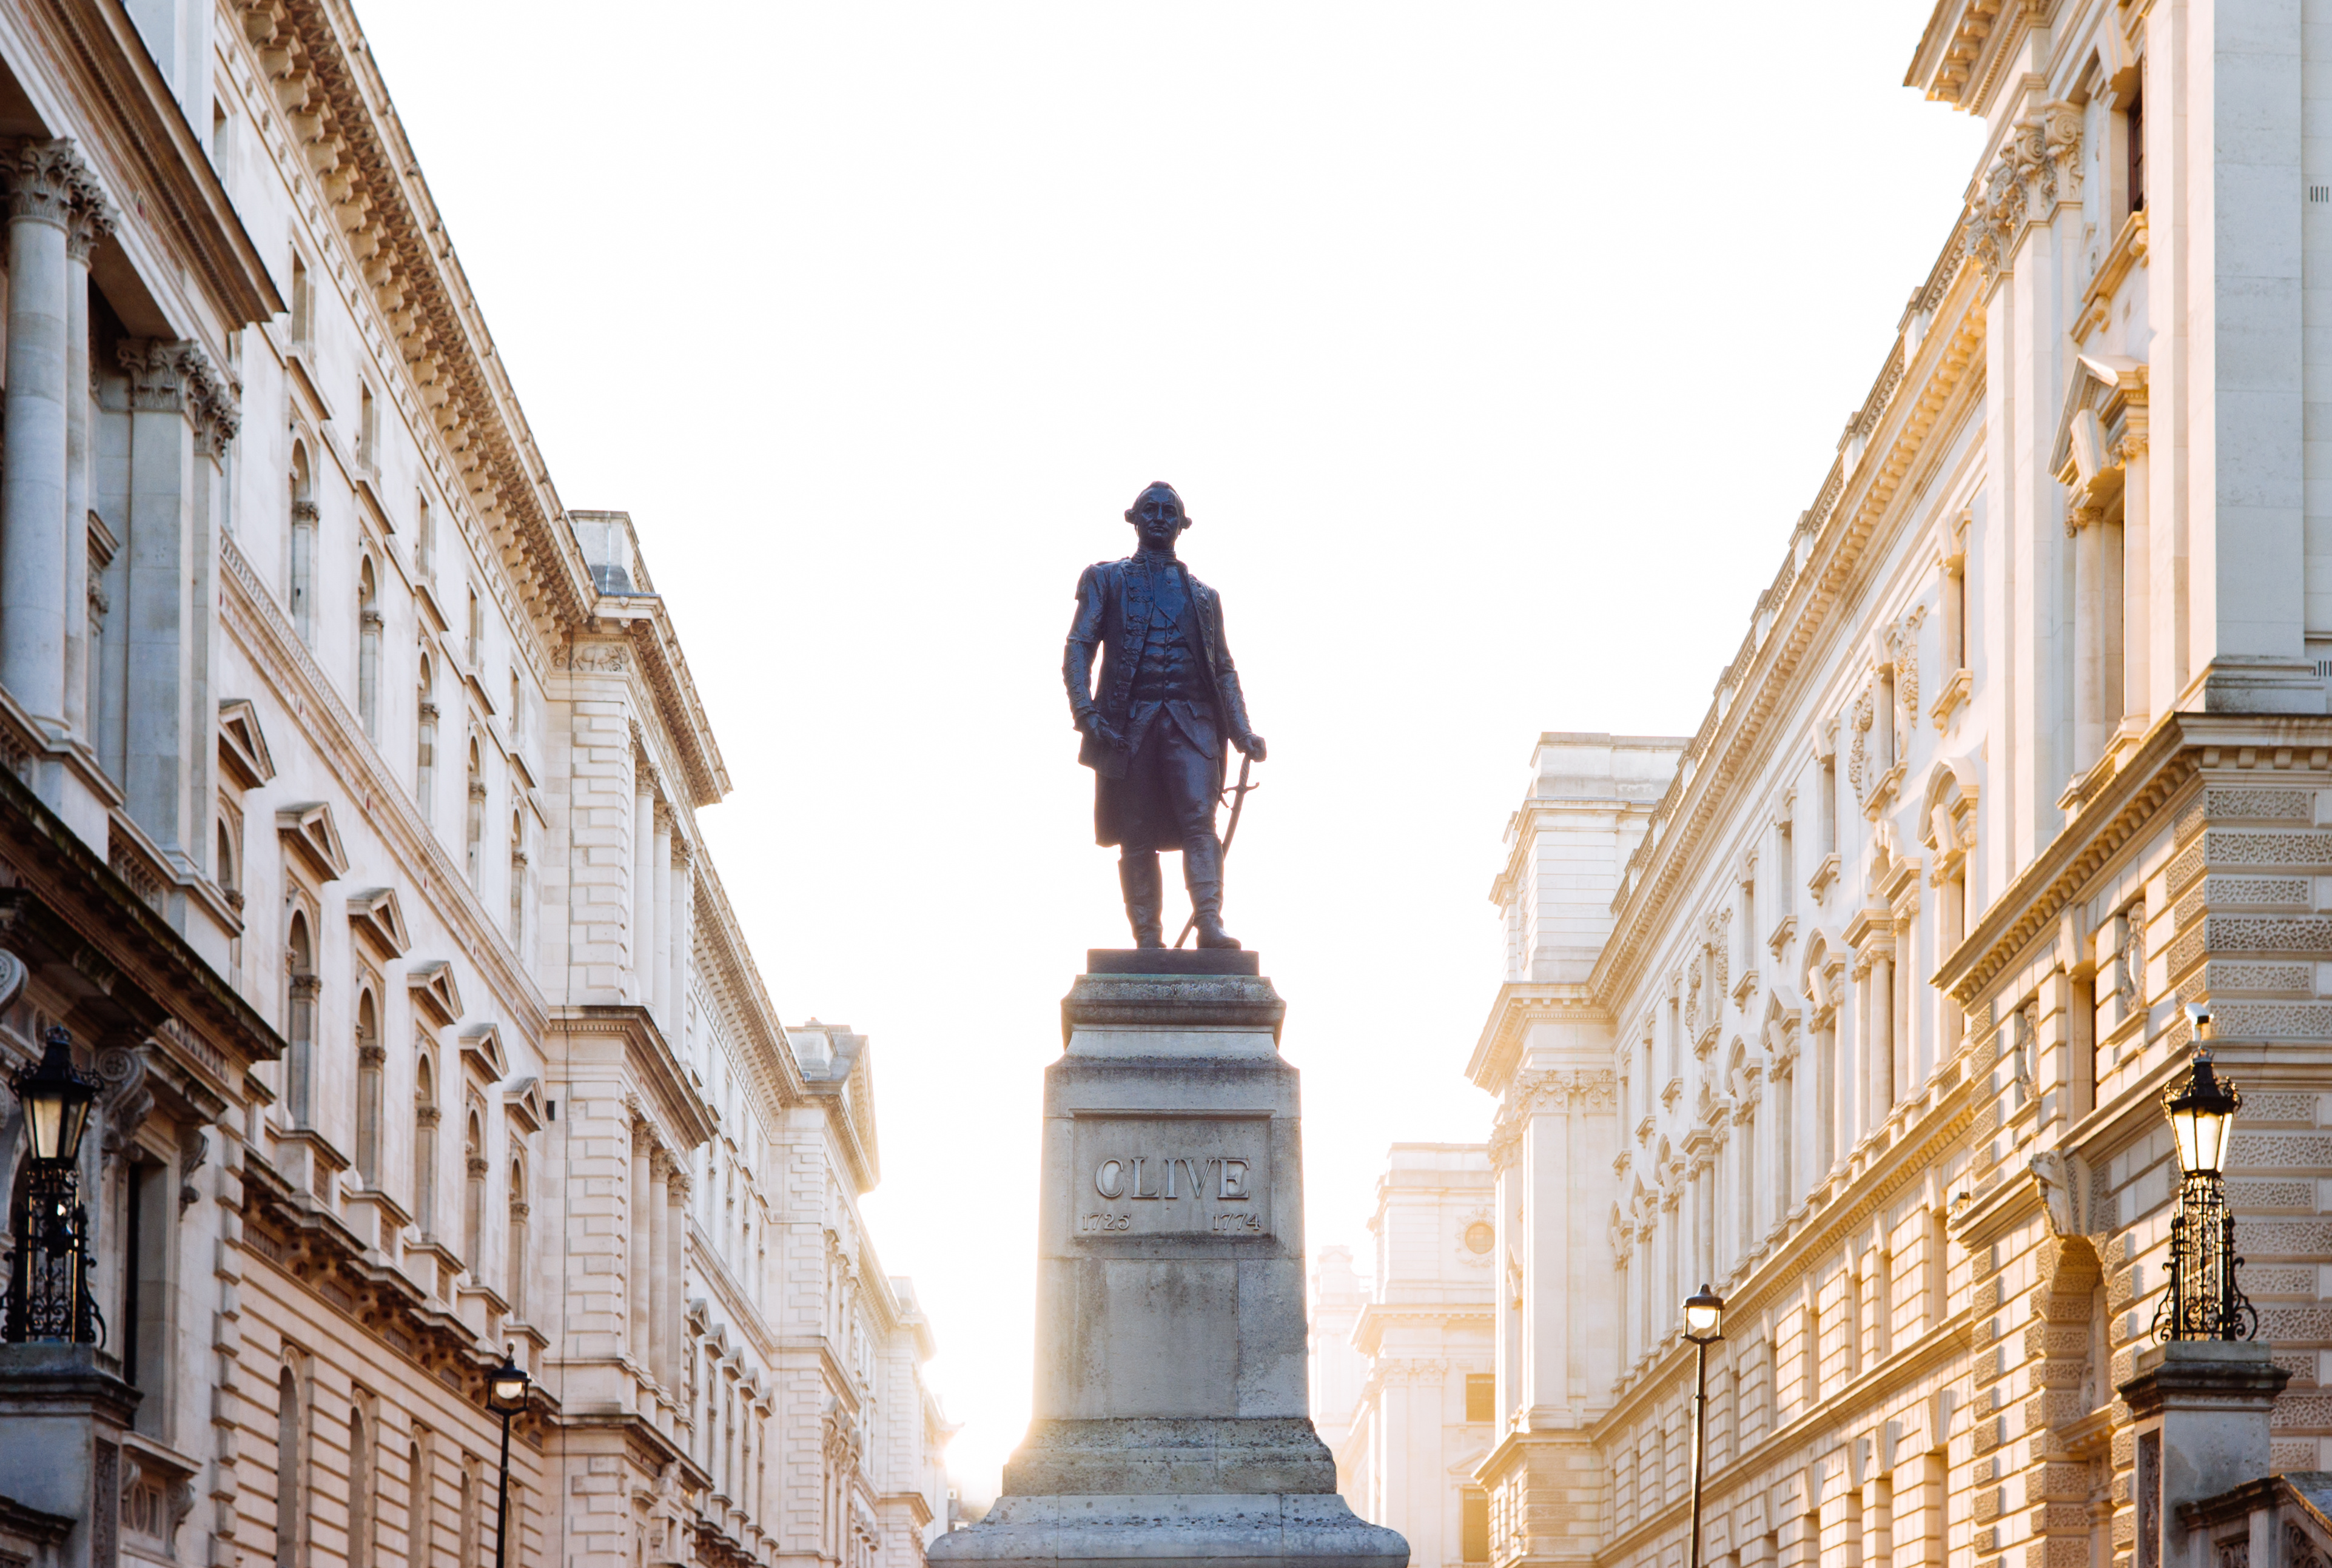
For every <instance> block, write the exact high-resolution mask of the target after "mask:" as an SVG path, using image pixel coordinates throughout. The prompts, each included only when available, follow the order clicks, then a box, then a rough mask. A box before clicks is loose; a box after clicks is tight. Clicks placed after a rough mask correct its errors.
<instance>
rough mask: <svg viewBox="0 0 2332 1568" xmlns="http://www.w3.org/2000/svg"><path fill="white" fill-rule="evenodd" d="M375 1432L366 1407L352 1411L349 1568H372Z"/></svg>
mask: <svg viewBox="0 0 2332 1568" xmlns="http://www.w3.org/2000/svg"><path fill="white" fill-rule="evenodd" d="M372 1468H373V1466H372V1429H371V1426H370V1424H369V1423H368V1421H366V1420H365V1412H364V1405H363V1403H362V1402H361V1396H359V1402H358V1403H357V1404H356V1405H355V1406H354V1407H353V1408H351V1409H350V1410H349V1568H372V1505H373V1475H372Z"/></svg>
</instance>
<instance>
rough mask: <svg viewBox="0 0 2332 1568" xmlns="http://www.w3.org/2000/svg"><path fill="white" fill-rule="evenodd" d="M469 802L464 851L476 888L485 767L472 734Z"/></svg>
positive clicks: (483, 823) (483, 831)
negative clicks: (466, 846)
mask: <svg viewBox="0 0 2332 1568" xmlns="http://www.w3.org/2000/svg"><path fill="white" fill-rule="evenodd" d="M469 802H470V809H469V815H468V819H467V825H468V832H467V834H466V842H467V844H468V846H469V847H468V850H467V851H466V860H467V864H468V868H469V873H470V886H471V888H472V889H473V890H474V889H477V888H478V879H479V875H480V871H481V866H480V863H479V862H480V856H479V852H478V851H479V850H480V849H481V847H483V844H484V841H485V836H486V768H485V759H484V756H483V755H482V754H481V752H480V751H479V748H478V737H477V736H471V737H470V789H469Z"/></svg>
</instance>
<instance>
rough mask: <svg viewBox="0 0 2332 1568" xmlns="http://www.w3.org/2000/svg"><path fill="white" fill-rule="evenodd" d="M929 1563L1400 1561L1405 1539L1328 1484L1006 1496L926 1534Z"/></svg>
mask: <svg viewBox="0 0 2332 1568" xmlns="http://www.w3.org/2000/svg"><path fill="white" fill-rule="evenodd" d="M927 1556H928V1558H929V1560H930V1561H931V1562H932V1563H934V1564H948V1563H964V1564H971V1563H978V1564H980V1565H981V1568H1015V1565H1018V1564H1027V1565H1029V1568H1055V1565H1058V1564H1066V1563H1075V1564H1077V1565H1078V1568H1162V1565H1163V1564H1167V1563H1205V1564H1207V1568H1295V1565H1297V1564H1301V1565H1302V1568H1407V1565H1408V1563H1409V1544H1408V1543H1407V1542H1406V1541H1403V1540H1402V1539H1401V1538H1400V1535H1398V1534H1396V1533H1395V1532H1393V1531H1391V1530H1388V1529H1385V1528H1384V1527H1383V1526H1381V1525H1371V1524H1369V1523H1368V1522H1367V1521H1365V1520H1363V1519H1361V1518H1359V1517H1358V1516H1355V1515H1354V1514H1353V1513H1352V1509H1351V1508H1350V1507H1349V1506H1346V1504H1345V1502H1344V1499H1343V1498H1342V1497H1337V1496H1336V1495H1335V1494H1334V1493H1333V1492H1332V1493H1328V1494H1326V1495H1319V1494H1308V1495H1303V1496H1275V1495H1269V1494H1265V1495H1260V1496H1257V1495H1248V1496H1216V1497H1189V1496H1175V1495H1148V1496H1135V1495H1127V1494H1118V1495H1114V1496H1111V1495H1094V1496H1089V1497H1011V1496H1007V1497H999V1498H998V1499H997V1503H996V1506H995V1507H994V1508H993V1509H991V1510H990V1511H989V1516H988V1517H987V1518H986V1519H983V1520H982V1521H980V1523H979V1524H977V1525H972V1526H971V1527H970V1529H967V1530H955V1531H951V1532H949V1533H948V1534H947V1535H941V1536H939V1537H938V1538H936V1539H935V1540H933V1541H932V1544H931V1546H930V1548H929V1550H928V1553H927Z"/></svg>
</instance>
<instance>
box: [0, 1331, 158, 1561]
mask: <svg viewBox="0 0 2332 1568" xmlns="http://www.w3.org/2000/svg"><path fill="white" fill-rule="evenodd" d="M138 1401H139V1392H138V1391H137V1390H136V1389H134V1388H131V1387H130V1386H129V1384H128V1383H124V1382H122V1381H121V1380H120V1379H119V1378H118V1377H116V1376H115V1375H114V1374H113V1373H110V1372H109V1371H107V1370H106V1369H105V1367H104V1366H103V1365H101V1364H100V1363H99V1361H98V1352H97V1347H96V1346H95V1345H48V1344H33V1345H0V1496H5V1497H7V1498H8V1499H9V1500H10V1501H12V1502H14V1503H15V1504H18V1505H20V1506H22V1507H23V1508H25V1509H32V1510H37V1511H38V1513H40V1514H42V1515H48V1516H55V1517H57V1518H61V1519H69V1520H71V1521H72V1528H71V1530H70V1531H69V1532H68V1533H67V1534H66V1535H64V1537H63V1539H62V1542H61V1543H59V1544H58V1547H57V1552H56V1557H55V1559H54V1561H55V1562H56V1563H57V1564H58V1565H59V1568H113V1565H114V1563H115V1562H116V1561H117V1560H118V1559H119V1554H120V1535H121V1531H120V1519H121V1439H122V1434H123V1433H124V1432H125V1431H127V1430H129V1424H130V1419H131V1417H132V1416H133V1415H134V1414H135V1413H136V1411H137V1409H138Z"/></svg>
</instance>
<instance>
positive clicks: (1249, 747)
mask: <svg viewBox="0 0 2332 1568" xmlns="http://www.w3.org/2000/svg"><path fill="white" fill-rule="evenodd" d="M1231 744H1232V745H1233V746H1237V747H1238V748H1239V749H1240V750H1241V751H1243V752H1245V753H1247V755H1249V756H1251V757H1253V758H1255V760H1256V761H1257V762H1262V761H1263V760H1265V752H1264V745H1263V736H1259V735H1257V734H1256V733H1255V731H1253V730H1248V731H1247V733H1246V734H1245V735H1235V736H1231Z"/></svg>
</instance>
